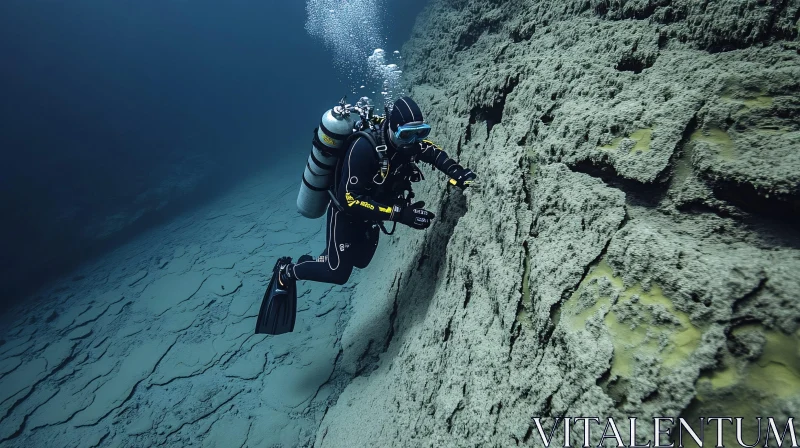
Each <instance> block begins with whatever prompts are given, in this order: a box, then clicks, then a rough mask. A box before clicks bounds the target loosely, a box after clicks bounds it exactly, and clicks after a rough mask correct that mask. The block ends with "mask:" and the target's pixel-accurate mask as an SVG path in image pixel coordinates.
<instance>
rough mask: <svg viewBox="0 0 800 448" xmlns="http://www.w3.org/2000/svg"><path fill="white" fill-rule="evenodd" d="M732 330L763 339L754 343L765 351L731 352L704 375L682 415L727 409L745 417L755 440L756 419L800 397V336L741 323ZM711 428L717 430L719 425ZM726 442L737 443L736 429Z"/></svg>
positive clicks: (744, 336)
mask: <svg viewBox="0 0 800 448" xmlns="http://www.w3.org/2000/svg"><path fill="white" fill-rule="evenodd" d="M731 334H732V336H733V338H734V339H747V340H750V341H759V342H760V344H759V343H754V345H756V346H757V347H756V350H758V349H760V354H758V355H757V358H756V359H755V360H750V361H749V360H748V359H746V358H743V357H739V356H734V355H733V354H731V353H728V352H726V353H725V354H724V356H723V357H722V362H721V363H720V365H719V366H718V368H717V370H715V371H713V372H709V373H706V374H704V375H702V376H701V377H700V378H699V379H698V382H697V396H696V397H695V400H694V401H693V402H692V404H691V405H690V406H689V407H688V408H687V409H686V410H685V411H684V412H683V415H682V417H683V418H685V419H686V420H687V421H697V418H698V417H700V416H707V415H721V414H722V413H725V415H736V416H739V417H743V419H744V420H743V423H744V424H743V432H744V433H745V434H749V435H750V436H751V438H752V439H753V440H755V438H756V436H755V434H756V432H757V430H758V424H757V420H756V417H760V416H764V415H771V414H773V413H774V412H775V411H776V410H777V409H781V406H783V405H782V404H781V403H782V401H783V400H796V399H797V398H798V397H800V334H798V333H794V334H792V335H787V334H785V333H782V332H780V331H774V330H766V329H764V328H763V327H762V326H760V325H754V324H748V325H743V326H740V327H737V328H735V329H734V330H733V331H732V332H731ZM758 345H760V347H758ZM750 359H752V357H751V358H750ZM715 413H716V414H715ZM763 430H764V429H763V428H762V431H763ZM706 431H716V427H712V426H709V427H707V428H706ZM724 443H725V446H728V445H729V444H730V446H735V444H736V439H735V437H734V434H733V432H731V434H730V435H728V434H727V431H726V433H725V437H724ZM748 443H749V442H748Z"/></svg>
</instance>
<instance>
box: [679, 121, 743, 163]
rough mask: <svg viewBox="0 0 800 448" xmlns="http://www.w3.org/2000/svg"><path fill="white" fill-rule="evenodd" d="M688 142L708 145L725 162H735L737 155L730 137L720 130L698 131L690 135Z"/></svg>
mask: <svg viewBox="0 0 800 448" xmlns="http://www.w3.org/2000/svg"><path fill="white" fill-rule="evenodd" d="M690 140H691V141H699V142H703V143H706V144H708V145H709V146H710V147H711V148H712V149H714V150H715V151H717V154H718V155H719V158H720V159H722V160H724V161H726V162H729V161H731V160H735V159H736V158H737V156H738V155H739V154H738V152H737V151H736V145H735V144H734V143H733V139H731V136H730V135H729V134H728V133H727V132H725V131H724V130H722V129H720V128H711V129H698V130H696V131H695V132H694V133H693V134H692V136H691V139H690Z"/></svg>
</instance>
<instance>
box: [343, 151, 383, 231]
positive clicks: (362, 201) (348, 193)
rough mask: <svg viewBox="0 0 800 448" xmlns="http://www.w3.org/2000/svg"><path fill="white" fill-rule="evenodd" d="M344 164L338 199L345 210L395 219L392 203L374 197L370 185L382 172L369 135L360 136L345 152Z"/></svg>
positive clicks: (367, 217) (363, 216) (368, 217)
mask: <svg viewBox="0 0 800 448" xmlns="http://www.w3.org/2000/svg"><path fill="white" fill-rule="evenodd" d="M342 165H343V166H342V177H341V181H340V184H339V188H338V189H337V197H336V199H337V200H338V201H339V204H341V206H342V208H343V210H344V211H345V213H347V214H349V215H352V216H355V217H357V218H361V219H364V220H369V221H383V220H389V219H392V218H393V217H394V211H393V210H392V207H391V206H389V205H384V204H381V203H379V202H376V201H374V200H373V199H372V198H371V197H370V191H369V189H368V188H367V187H368V186H370V185H372V184H373V180H372V178H373V177H375V175H376V174H378V164H377V157H376V153H375V149H374V148H373V147H372V145H371V144H370V143H369V142H368V141H367V140H366V139H365V138H363V137H359V138H358V139H356V141H355V142H354V143H353V146H352V148H351V149H350V150H349V151H348V152H347V154H345V160H344V163H343V164H342ZM378 176H380V174H378Z"/></svg>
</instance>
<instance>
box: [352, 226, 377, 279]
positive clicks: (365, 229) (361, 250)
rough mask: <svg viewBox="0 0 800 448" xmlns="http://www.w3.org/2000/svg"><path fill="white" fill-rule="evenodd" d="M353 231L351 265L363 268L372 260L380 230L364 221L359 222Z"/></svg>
mask: <svg viewBox="0 0 800 448" xmlns="http://www.w3.org/2000/svg"><path fill="white" fill-rule="evenodd" d="M354 228H355V226H354ZM354 233H355V235H356V238H354V240H355V241H354V242H353V246H354V247H353V249H354V250H353V253H352V257H351V258H352V260H353V266H355V267H357V268H358V269H364V268H366V267H367V266H368V265H369V262H370V261H372V257H373V256H374V255H375V251H376V250H377V249H378V239H379V237H380V234H381V232H380V229H379V228H378V226H376V225H373V224H372V223H367V222H365V223H361V224H360V225H359V226H358V228H357V229H356V230H355V231H354Z"/></svg>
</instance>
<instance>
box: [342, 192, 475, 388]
mask: <svg viewBox="0 0 800 448" xmlns="http://www.w3.org/2000/svg"><path fill="white" fill-rule="evenodd" d="M466 212H467V199H466V197H465V196H464V194H463V193H461V192H460V191H455V190H453V191H450V192H448V193H445V197H444V199H443V201H442V206H441V208H440V209H439V210H438V211H436V212H435V213H436V218H435V222H434V224H433V226H431V228H430V229H429V230H428V231H427V232H428V235H427V237H426V238H425V239H424V240H423V243H422V247H421V248H420V249H419V252H418V256H417V259H416V262H414V263H413V264H411V265H410V266H409V269H408V270H407V271H404V272H402V273H401V274H400V276H399V278H396V279H395V280H396V281H395V282H394V283H393V284H392V285H391V287H390V288H392V289H394V290H395V292H394V294H395V295H394V305H393V307H392V311H391V315H390V317H389V324H390V328H389V331H388V334H387V337H386V339H385V343H384V345H383V347H375V346H373V344H372V343H370V347H368V348H367V350H366V354H365V355H364V356H363V357H362V358H363V359H362V360H361V362H360V367H359V368H358V370H357V375H369V374H370V373H371V372H372V371H373V370H374V369H375V368H377V355H378V354H379V352H380V353H382V352H386V351H387V350H388V348H389V346H390V345H391V343H392V340H393V339H394V337H395V336H396V335H399V334H402V333H403V332H404V331H405V329H406V328H408V327H409V326H410V325H411V324H412V323H413V322H417V321H419V320H422V319H424V318H425V316H426V314H427V310H428V306H429V305H430V302H431V299H432V298H433V296H434V294H435V293H436V285H437V282H438V281H439V280H440V278H439V273H440V271H441V268H442V266H443V265H444V262H445V256H446V253H447V244H448V242H449V241H450V237H451V236H452V235H453V231H454V229H455V226H456V224H457V223H458V220H459V219H461V217H462V216H464V214H466ZM466 294H467V295H469V294H470V292H469V291H466ZM364 337H365V338H367V337H368V336H366V335H365V336H364Z"/></svg>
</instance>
